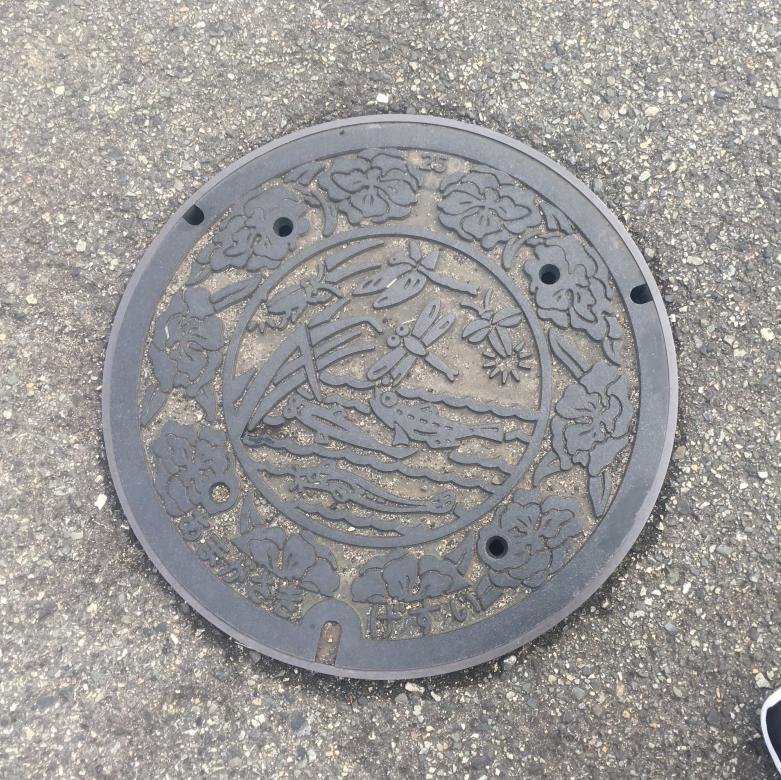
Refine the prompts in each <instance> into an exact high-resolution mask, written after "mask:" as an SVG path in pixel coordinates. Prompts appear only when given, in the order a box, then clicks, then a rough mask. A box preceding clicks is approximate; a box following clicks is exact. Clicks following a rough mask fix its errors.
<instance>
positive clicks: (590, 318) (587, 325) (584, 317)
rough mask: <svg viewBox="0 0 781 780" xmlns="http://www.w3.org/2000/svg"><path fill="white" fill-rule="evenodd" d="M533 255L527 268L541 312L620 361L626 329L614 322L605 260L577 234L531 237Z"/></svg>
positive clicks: (616, 360) (530, 283) (615, 320)
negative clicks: (587, 337)
mask: <svg viewBox="0 0 781 780" xmlns="http://www.w3.org/2000/svg"><path fill="white" fill-rule="evenodd" d="M529 243H530V245H532V246H533V247H534V257H533V258H531V259H530V260H528V261H527V262H526V264H525V266H524V270H525V272H526V274H527V276H528V277H529V291H530V292H531V294H532V295H533V296H534V301H535V304H536V306H537V313H538V314H539V316H540V317H542V319H545V320H551V321H552V322H553V323H554V324H556V325H558V326H559V327H560V328H575V329H576V330H580V331H584V332H585V333H587V334H588V335H589V336H590V337H591V338H592V339H594V340H595V341H598V342H601V344H602V348H603V350H604V352H605V354H606V355H607V357H608V358H609V359H610V360H612V361H613V362H614V363H618V362H620V357H621V347H622V345H623V340H622V336H623V328H622V327H621V325H620V324H619V323H618V320H617V319H616V316H615V312H614V309H613V304H612V301H611V299H612V290H611V288H610V284H609V281H608V272H607V268H606V266H605V264H604V263H603V262H602V259H601V258H600V257H599V255H597V253H596V252H595V251H594V250H593V249H592V248H591V247H590V246H588V245H586V244H584V243H582V241H581V240H580V239H579V238H578V237H577V236H575V235H568V236H547V237H545V238H539V237H538V238H535V239H532V240H531V241H530V242H529Z"/></svg>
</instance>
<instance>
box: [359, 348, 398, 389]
mask: <svg viewBox="0 0 781 780" xmlns="http://www.w3.org/2000/svg"><path fill="white" fill-rule="evenodd" d="M406 354H407V350H406V349H404V347H402V346H398V347H396V348H395V349H392V350H391V351H390V352H387V353H386V354H384V355H383V356H382V357H381V358H380V359H379V360H377V361H376V362H374V363H372V365H371V366H370V367H369V370H368V371H367V372H366V378H367V379H368V380H369V381H370V382H374V381H376V380H377V379H382V377H384V376H385V374H387V373H388V371H390V370H391V369H392V368H393V367H394V366H395V365H397V364H398V363H399V362H400V361H401V360H402V359H403V358H404V356H405V355H406Z"/></svg>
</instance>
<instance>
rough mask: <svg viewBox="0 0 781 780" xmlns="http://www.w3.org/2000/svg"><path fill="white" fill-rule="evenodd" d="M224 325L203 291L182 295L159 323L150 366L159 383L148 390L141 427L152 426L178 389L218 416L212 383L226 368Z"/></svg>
mask: <svg viewBox="0 0 781 780" xmlns="http://www.w3.org/2000/svg"><path fill="white" fill-rule="evenodd" d="M222 347H223V325H222V321H221V320H220V319H219V317H217V315H216V314H215V309H214V305H213V304H212V302H211V299H210V298H209V294H208V292H207V291H206V290H204V289H202V288H193V289H186V290H184V291H180V292H178V293H176V294H175V295H174V296H173V297H172V298H171V301H170V303H169V304H168V306H167V307H166V309H165V311H163V313H162V314H161V315H160V317H158V319H157V321H156V322H155V327H154V332H153V335H152V341H151V343H150V344H149V352H148V354H149V362H150V364H151V366H152V373H153V374H154V376H155V379H156V380H157V383H156V384H155V383H152V384H151V385H150V386H149V387H148V388H147V390H146V393H145V395H144V399H143V402H142V408H141V423H142V425H146V424H147V423H148V422H149V421H150V420H151V419H152V417H154V415H155V414H156V413H157V412H158V411H159V410H160V408H161V407H162V405H163V404H164V403H165V401H166V398H167V396H168V394H169V393H170V392H171V391H172V390H173V389H174V388H175V387H178V388H180V389H181V390H183V391H184V393H185V395H187V397H188V398H192V399H193V400H194V401H196V402H197V403H198V405H199V406H200V407H201V409H203V412H204V414H205V415H206V417H207V419H208V420H213V419H214V417H215V414H216V401H215V398H214V388H213V386H212V384H211V383H212V380H213V379H214V376H215V374H216V373H217V369H218V368H219V367H220V363H222Z"/></svg>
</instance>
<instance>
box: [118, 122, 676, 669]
mask: <svg viewBox="0 0 781 780" xmlns="http://www.w3.org/2000/svg"><path fill="white" fill-rule="evenodd" d="M676 393H677V382H676V371H675V356H674V350H673V342H672V338H671V334H670V328H669V325H668V322H667V316H666V314H665V311H664V306H663V304H662V301H661V298H660V295H659V292H658V290H657V288H656V286H655V284H654V282H653V279H652V278H651V274H650V272H649V270H648V268H647V267H646V264H645V262H644V261H643V259H642V257H641V255H640V253H639V252H638V250H637V248H636V247H635V245H634V244H633V243H632V241H631V239H630V238H629V236H628V235H627V233H626V232H625V230H624V229H623V228H622V227H621V225H620V224H619V223H618V220H617V219H616V218H615V217H614V216H613V215H612V214H610V213H609V212H608V210H607V209H606V208H605V206H604V205H603V204H602V203H600V202H599V201H598V200H597V198H596V197H595V196H594V195H593V194H592V193H591V192H589V190H588V189H587V188H586V187H585V186H584V185H583V184H581V183H580V182H578V181H577V180H576V179H574V178H573V177H572V176H570V175H569V174H568V173H566V172H565V171H564V170H562V169H561V168H559V167H558V166H557V165H555V164H554V163H553V162H551V161H550V160H549V159H548V158H546V157H545V156H543V155H541V154H539V153H537V152H535V151H533V150H531V149H529V148H527V147H525V146H523V145H522V144H519V143H517V142H515V141H513V140H511V139H509V138H506V137H504V136H501V135H497V134H496V133H491V132H488V131H486V130H482V129H480V128H476V127H471V126H468V125H465V124H460V123H458V122H451V121H447V120H442V119H432V118H427V117H410V116H382V117H365V118H358V119H351V120H348V121H341V122H334V123H330V124H326V125H321V126H319V127H315V128H312V129H309V130H305V131H302V132H298V133H294V134H292V135H289V136H287V137H285V138H282V139H281V140H279V141H276V142H274V143H271V144H269V145H267V146H265V147H263V148H262V149H260V150H258V151H257V152H254V153H252V154H250V155H248V156H247V157H245V158H244V159H242V160H240V161H239V162H238V163H236V164H235V165H233V166H231V167H230V168H228V169H227V170H226V171H224V172H223V173H221V174H220V175H219V176H217V177H216V178H215V179H213V180H212V181H210V182H209V183H208V184H206V185H205V186H204V187H203V188H202V189H201V190H200V191H199V192H198V193H196V195H195V196H194V197H193V198H192V199H191V200H189V201H188V202H187V203H186V204H185V205H184V206H182V208H181V209H180V210H179V211H178V212H177V213H176V214H175V215H174V217H173V218H172V219H171V220H170V221H169V222H168V224H167V225H166V226H165V228H164V229H163V231H162V233H161V234H160V236H159V237H158V238H157V239H156V240H155V241H154V243H153V244H152V245H151V246H150V248H149V250H148V251H147V253H146V254H145V256H144V258H143V259H142V261H141V263H140V265H139V267H138V269H137V270H136V272H135V274H134V275H133V277H132V279H131V281H130V284H129V286H128V289H127V291H126V292H125V295H124V297H123V299H122V303H121V305H120V307H119V311H118V313H117V317H116V322H115V324H114V327H113V331H112V334H111V341H110V345H109V350H108V358H107V361H106V368H105V391H104V427H105V437H106V446H107V450H108V457H109V462H110V466H111V473H112V476H113V479H114V483H115V485H116V488H117V492H118V494H119V497H120V499H121V502H122V506H123V508H124V511H125V514H126V515H127V517H128V519H129V521H130V523H131V525H132V527H133V529H134V531H135V533H136V535H137V536H138V538H139V539H140V540H141V542H142V544H143V546H144V548H145V549H146V551H147V553H148V554H149V556H150V557H151V558H152V560H153V561H154V562H155V564H156V565H157V567H158V568H159V569H160V571H161V572H162V573H163V575H164V576H165V577H166V578H167V579H168V581H169V582H170V583H171V584H172V585H173V586H174V588H176V590H177V591H178V592H179V593H181V595H182V596H183V597H184V598H185V599H186V600H187V601H188V602H189V603H190V604H192V605H193V606H194V607H195V608H196V609H198V610H199V611H200V612H201V613H202V614H203V615H204V616H206V617H207V618H208V619H209V620H210V621H212V622H213V623H214V624H215V625H217V626H219V627H220V628H221V629H223V630H224V631H226V632H227V633H229V634H230V635H231V636H233V637H235V638H236V639H237V640H239V641H240V642H242V643H243V644H245V645H248V646H249V647H252V648H255V649H257V650H259V651H261V652H263V653H267V654H268V655H270V656H273V657H274V658H278V659H282V660H284V661H287V662H290V663H293V664H297V665H299V666H303V667H307V668H310V669H316V670H318V671H322V672H328V673H331V674H337V675H346V676H355V677H374V678H399V677H417V676H424V675H431V674H439V673H442V672H447V671H451V670H455V669H461V668H464V667H467V666H471V665H473V664H477V663H480V662H482V661H485V660H488V659H490V658H494V657H496V656H498V655H500V654H502V653H505V652H507V651H509V650H511V649H513V648H515V647H518V646H519V645H521V644H522V643H524V642H527V641H529V640H530V639H533V638H534V637H536V636H538V635H539V634H540V633H542V632H543V631H545V630H546V629H548V628H550V627H551V626H553V625H554V624H555V623H557V622H558V621H560V620H561V619H562V618H563V617H564V616H566V615H567V614H569V613H570V612H572V611H573V610H574V609H575V608H576V607H578V605H580V604H582V603H583V601H584V600H585V599H587V598H588V597H589V596H590V595H591V594H592V593H593V592H594V591H595V590H596V589H597V588H598V587H599V585H600V584H601V583H602V582H604V580H605V579H606V578H607V576H608V575H609V574H610V572H611V571H613V569H614V568H615V567H616V565H617V564H618V562H619V561H620V560H621V558H622V557H623V556H624V555H625V554H626V552H627V550H628V549H629V547H630V545H631V544H632V542H633V541H634V540H635V538H636V537H637V535H638V533H639V531H640V529H641V528H642V526H643V523H644V522H645V520H646V518H647V517H648V515H649V513H650V511H651V508H652V506H653V504H654V501H655V499H656V496H657V495H658V492H659V489H660V486H661V483H662V479H663V477H664V473H665V469H666V465H667V462H668V458H669V454H670V449H671V444H672V440H673V431H674V425H675V414H676Z"/></svg>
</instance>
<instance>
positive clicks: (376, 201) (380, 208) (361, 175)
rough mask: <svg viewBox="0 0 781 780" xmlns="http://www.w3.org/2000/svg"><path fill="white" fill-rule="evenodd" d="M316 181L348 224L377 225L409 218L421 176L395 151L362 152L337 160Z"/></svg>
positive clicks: (367, 150) (366, 150)
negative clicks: (365, 220) (370, 223)
mask: <svg viewBox="0 0 781 780" xmlns="http://www.w3.org/2000/svg"><path fill="white" fill-rule="evenodd" d="M317 181H318V184H319V185H320V187H322V188H323V189H324V190H325V191H326V193H327V194H328V197H329V198H331V200H332V201H334V202H335V203H336V205H337V207H338V209H339V210H340V211H341V212H342V213H343V214H344V215H345V216H346V217H347V219H348V220H349V222H350V223H351V224H353V225H357V224H359V223H360V222H361V221H362V220H364V219H368V220H371V221H372V222H374V223H377V224H379V223H382V222H386V221H387V220H389V219H403V218H404V217H406V216H408V215H409V213H410V211H411V209H412V206H413V205H414V204H415V203H416V201H417V193H418V190H419V188H420V184H421V181H422V175H421V172H420V171H419V170H418V168H417V167H416V166H415V165H413V164H412V163H411V162H409V161H408V160H407V159H406V158H405V157H404V155H403V154H402V153H401V152H400V151H399V150H397V149H365V150H364V151H362V152H359V153H358V154H357V155H356V156H354V157H353V156H344V157H337V158H336V159H334V160H333V162H332V163H331V166H330V168H328V169H327V170H326V171H325V172H324V173H322V174H320V176H319V177H318V180H317Z"/></svg>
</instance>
